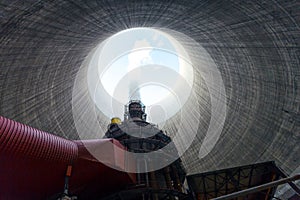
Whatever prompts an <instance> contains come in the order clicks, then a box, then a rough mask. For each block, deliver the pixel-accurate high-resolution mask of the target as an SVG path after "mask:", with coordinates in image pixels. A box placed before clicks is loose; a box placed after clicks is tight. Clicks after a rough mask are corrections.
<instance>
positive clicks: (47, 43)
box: [0, 0, 300, 174]
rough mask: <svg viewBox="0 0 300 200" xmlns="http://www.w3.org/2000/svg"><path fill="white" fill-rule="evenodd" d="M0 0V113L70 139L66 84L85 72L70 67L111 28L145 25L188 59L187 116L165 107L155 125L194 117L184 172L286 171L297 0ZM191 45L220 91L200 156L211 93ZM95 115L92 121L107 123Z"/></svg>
mask: <svg viewBox="0 0 300 200" xmlns="http://www.w3.org/2000/svg"><path fill="white" fill-rule="evenodd" d="M0 6H1V9H0V23H1V30H0V48H1V50H0V52H1V55H0V66H1V68H0V115H3V116H5V117H7V118H10V119H13V120H16V121H18V122H21V123H25V124H27V125H30V126H33V127H35V128H38V129H41V130H43V131H47V132H51V133H53V134H56V135H60V136H62V137H65V138H68V139H78V132H77V129H76V127H75V123H74V118H73V114H72V106H74V105H72V92H73V87H74V84H75V79H76V77H77V76H82V77H85V75H84V74H82V75H78V72H79V69H80V67H81V66H82V63H83V62H84V60H85V58H86V57H87V56H88V54H89V53H90V52H91V51H92V50H93V49H94V48H95V47H96V46H97V45H98V44H100V43H101V42H102V41H103V40H105V39H107V38H108V37H109V36H111V35H113V34H115V33H117V32H119V31H122V30H125V29H128V28H133V27H154V28H157V29H161V30H165V31H166V32H168V33H169V34H170V35H172V36H173V37H174V38H177V39H178V41H179V42H181V44H182V45H183V46H184V47H185V49H186V50H187V52H188V54H189V55H190V57H191V59H192V62H193V66H194V75H195V76H196V77H195V80H194V86H193V93H194V94H195V95H196V96H194V97H191V98H190V99H189V100H188V101H187V103H186V104H185V105H184V107H183V108H182V111H183V112H188V111H193V112H196V115H194V114H193V115H192V114H191V115H190V116H188V117H186V119H182V118H180V117H182V115H175V116H174V117H173V118H172V119H170V120H168V122H167V124H166V126H165V129H167V130H168V133H170V132H172V124H176V123H177V121H178V120H181V121H182V120H183V121H195V120H198V121H199V124H198V125H197V127H191V131H192V130H193V128H195V129H196V130H197V135H196V137H195V140H194V141H193V143H192V145H191V147H190V148H189V150H188V151H187V152H186V153H185V154H184V155H183V157H182V159H183V162H184V164H185V167H186V168H187V171H188V173H196V172H203V171H209V170H214V169H220V168H224V167H232V166H237V165H243V164H250V163H255V162H261V161H266V160H275V161H276V163H277V164H278V165H279V166H280V167H281V168H283V169H284V170H285V171H286V172H287V173H288V174H291V173H293V172H294V171H295V170H296V169H297V167H298V166H299V165H300V113H299V109H300V108H299V103H300V48H299V43H300V38H299V37H300V4H299V1H297V0H294V1H293V0H291V1H276V0H274V1H271V0H270V1H235V0H232V1H199V0H195V1H192V0H178V1H176V0H174V1H158V0H157V1H156V0H154V1H146V0H145V1H143V0H139V1H138V0H137V1H131V0H128V1H125V0H113V1H98V0H97V1H96V0H88V1H83V0H76V1H75V0H69V1H67V0H65V1H64V0H56V1H54V0H40V1H36V0H27V1H21V0H17V1H15V0H2V1H1V2H0ZM181 34H182V35H184V36H186V38H191V39H192V40H194V41H195V42H194V43H193V42H189V40H187V39H186V38H185V37H184V36H181ZM195 44H197V45H201V46H202V47H203V48H204V49H205V50H206V51H207V52H208V54H209V55H210V57H211V58H212V60H213V61H214V63H215V64H216V66H217V69H218V70H219V71H220V74H221V77H222V80H223V82H224V86H225V91H226V96H223V97H219V98H223V101H224V102H226V116H224V117H225V123H224V127H223V129H222V133H221V135H220V138H219V139H218V141H217V143H216V145H215V146H214V147H213V149H212V151H210V152H209V153H208V155H207V156H205V157H204V158H201V159H200V158H199V157H198V155H199V150H200V147H201V144H202V142H203V141H204V138H205V133H206V131H207V129H208V123H209V122H210V120H211V100H210V91H209V90H208V88H207V85H206V84H205V83H203V81H202V80H203V77H202V78H201V77H200V75H199V73H200V72H198V71H197V67H200V66H198V64H199V62H201V59H205V58H203V57H204V55H203V54H202V52H201V51H198V47H196V46H195ZM83 71H84V70H83ZM82 80H84V78H83V79H82ZM83 84H84V83H83ZM79 94H81V95H80V98H79V97H78V99H79V100H77V101H76V102H75V103H76V104H75V106H77V107H79V106H81V108H83V109H82V110H83V111H82V112H83V113H82V115H83V116H84V107H85V104H84V102H86V103H89V102H92V101H91V99H90V96H89V95H88V91H86V87H84V86H82V91H80V93H79ZM196 101H198V102H199V103H198V104H197V105H196V104H194V103H195V102H196ZM73 103H74V102H73ZM195 105H196V106H195ZM97 115H98V118H99V120H100V121H99V126H106V125H107V124H108V123H109V119H108V117H106V116H105V115H103V114H102V113H101V111H98V113H97ZM185 116H186V115H185ZM199 116H200V117H199ZM196 117H197V118H196ZM84 120H89V119H88V118H87V119H82V121H84ZM86 130H88V127H87V129H86ZM187 131H189V130H187ZM87 132H88V131H87ZM170 134H171V135H172V133H170Z"/></svg>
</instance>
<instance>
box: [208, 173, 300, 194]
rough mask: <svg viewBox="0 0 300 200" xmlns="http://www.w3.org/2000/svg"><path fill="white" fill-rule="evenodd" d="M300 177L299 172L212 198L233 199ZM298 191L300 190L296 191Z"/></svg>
mask: <svg viewBox="0 0 300 200" xmlns="http://www.w3.org/2000/svg"><path fill="white" fill-rule="evenodd" d="M299 179H300V174H297V175H295V176H292V177H288V178H283V179H280V180H277V181H272V182H269V183H266V184H263V185H259V186H255V187H251V188H248V189H245V190H241V191H238V192H234V193H231V194H227V195H224V196H220V197H217V198H214V199H211V200H226V199H233V198H236V197H241V196H245V195H247V194H251V193H254V192H258V191H261V190H265V189H267V188H270V187H274V186H278V185H282V184H285V183H288V182H291V181H296V180H299ZM296 193H298V192H297V191H296ZM298 195H300V194H299V193H298Z"/></svg>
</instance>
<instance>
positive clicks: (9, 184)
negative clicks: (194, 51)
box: [0, 101, 300, 200]
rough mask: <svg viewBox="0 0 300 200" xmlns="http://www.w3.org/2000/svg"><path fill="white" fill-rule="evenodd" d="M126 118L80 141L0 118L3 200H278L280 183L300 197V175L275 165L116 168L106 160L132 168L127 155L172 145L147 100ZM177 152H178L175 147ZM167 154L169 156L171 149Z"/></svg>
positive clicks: (137, 103)
mask: <svg viewBox="0 0 300 200" xmlns="http://www.w3.org/2000/svg"><path fill="white" fill-rule="evenodd" d="M125 116H126V118H125V120H124V121H123V122H122V121H121V120H120V119H119V118H113V119H112V120H111V124H110V125H109V126H108V130H107V132H106V134H105V135H106V137H107V138H108V139H94V140H81V141H70V140H67V139H64V138H61V137H57V136H54V135H52V134H49V133H46V132H43V131H40V130H37V129H34V128H32V127H29V126H27V125H24V124H21V123H18V122H15V121H13V120H9V119H7V118H4V117H2V116H0V144H1V145H0V183H4V184H1V187H0V199H50V200H52V199H53V200H54V199H55V200H57V199H62V200H65V199H76V198H78V199H89V200H90V199H97V200H98V199H108V200H111V199H112V200H113V199H116V200H118V199H119V200H140V199H143V200H165V199H169V200H183V199H191V200H200V199H201V200H208V199H211V198H216V199H220V200H221V199H234V200H242V199H247V200H271V199H272V198H273V196H274V192H275V190H276V186H277V185H278V184H284V183H288V184H289V185H290V186H291V187H292V188H293V189H294V191H295V192H296V194H295V195H294V196H293V197H292V198H291V200H294V199H299V198H298V197H299V196H297V195H299V193H300V189H299V188H298V187H297V186H296V185H295V184H294V183H293V182H292V181H294V180H296V179H299V175H296V176H294V177H287V176H286V175H285V174H284V173H283V171H282V170H281V169H279V168H278V167H277V166H276V165H275V163H274V162H264V163H258V164H252V165H246V166H240V167H234V168H229V169H222V170H217V171H212V172H205V173H200V174H194V175H188V176H186V172H185V170H184V168H183V165H182V163H181V160H180V159H177V160H175V161H174V162H172V163H171V164H169V165H168V166H165V167H163V168H162V169H159V170H156V171H153V170H152V171H151V170H150V171H139V169H141V168H142V167H144V168H145V167H146V168H147V167H149V168H150V167H151V166H150V165H151V162H147V160H146V159H142V160H139V161H137V162H136V163H131V164H135V165H136V169H137V173H126V172H122V171H118V170H115V169H112V168H110V167H108V166H107V165H105V163H110V164H112V163H113V164H114V165H115V166H114V167H116V169H125V168H126V157H125V153H124V152H125V151H129V152H133V153H149V152H152V151H157V150H161V149H162V148H164V147H165V146H166V145H169V144H172V143H171V138H170V137H169V136H167V135H165V134H164V133H163V131H162V130H160V129H158V128H157V126H156V125H154V124H151V123H148V122H146V114H145V106H144V105H143V104H142V103H141V102H140V101H130V102H129V104H128V105H126V106H125ZM87 147H89V148H91V149H94V150H96V152H97V151H98V152H101V151H105V153H106V154H107V157H105V158H104V159H102V160H101V162H100V161H99V160H98V159H96V158H95V157H94V156H93V155H91V153H90V152H89V151H88V148H87ZM118 149H123V150H124V151H123V152H120V151H118ZM117 151H118V153H117V154H116V152H117ZM171 151H172V152H173V153H174V152H176V147H175V146H174V145H173V147H172V148H171ZM162 152H163V153H165V154H164V156H166V158H167V156H168V155H167V154H168V153H169V152H165V151H162ZM164 156H162V157H161V158H160V159H165V158H164ZM124 161H125V162H124ZM280 178H283V179H280Z"/></svg>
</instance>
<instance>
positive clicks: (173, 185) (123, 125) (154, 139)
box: [105, 100, 188, 200]
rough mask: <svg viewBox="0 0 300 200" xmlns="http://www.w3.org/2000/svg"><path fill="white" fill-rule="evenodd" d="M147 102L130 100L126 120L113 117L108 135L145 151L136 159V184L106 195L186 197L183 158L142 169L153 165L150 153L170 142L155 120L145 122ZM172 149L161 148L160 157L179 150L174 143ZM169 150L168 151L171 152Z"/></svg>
mask: <svg viewBox="0 0 300 200" xmlns="http://www.w3.org/2000/svg"><path fill="white" fill-rule="evenodd" d="M146 116H147V115H146V113H145V106H144V105H143V103H142V102H141V101H139V100H131V101H130V102H129V103H128V104H127V105H125V112H124V121H123V122H121V120H120V119H118V118H113V119H112V120H111V124H110V125H109V126H108V130H107V132H106V134H105V136H106V137H107V138H114V139H116V140H118V141H119V142H120V143H121V144H123V145H124V146H125V148H126V149H127V151H129V152H133V153H145V154H144V155H145V156H143V157H142V158H138V160H136V163H135V165H136V170H137V174H136V178H137V180H136V184H133V185H130V186H128V188H127V189H126V190H124V191H121V192H118V193H116V194H113V195H112V196H109V197H107V199H120V193H122V195H121V196H122V199H137V200H138V199H144V200H159V199H170V200H174V199H187V198H188V194H187V192H186V191H185V189H184V187H183V184H184V180H185V175H186V173H185V170H184V168H183V165H182V164H181V160H180V159H177V160H176V161H175V162H173V163H172V164H170V165H169V166H166V167H164V168H162V169H159V170H156V171H152V170H149V172H144V170H142V168H143V169H148V168H149V169H151V166H149V165H151V163H152V162H151V159H150V158H149V157H147V153H149V152H152V151H158V150H161V149H162V148H163V147H165V146H166V145H168V144H169V143H170V142H171V138H170V137H168V136H167V135H166V134H164V133H163V131H162V130H160V129H158V128H157V127H156V126H155V125H154V124H151V123H148V122H146ZM171 151H173V152H167V151H161V152H162V154H163V156H162V157H161V158H157V159H168V157H169V156H170V155H171V154H174V152H177V150H176V147H175V146H174V147H173V148H172V149H171ZM168 154H169V155H168Z"/></svg>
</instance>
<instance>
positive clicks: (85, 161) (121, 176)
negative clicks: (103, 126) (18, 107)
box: [0, 116, 133, 200]
mask: <svg viewBox="0 0 300 200" xmlns="http://www.w3.org/2000/svg"><path fill="white" fill-rule="evenodd" d="M86 142H88V143H91V144H92V145H94V146H96V147H99V146H100V147H101V145H105V144H107V142H109V143H110V142H113V143H116V142H117V141H114V140H101V139H100V140H92V141H81V142H78V141H76V142H74V141H70V140H67V139H64V138H61V137H58V136H55V135H52V134H49V133H46V132H44V131H40V130H37V129H35V128H32V127H29V126H27V125H24V124H21V123H18V122H15V121H13V120H10V119H7V118H4V117H2V116H0V184H1V186H0V199H1V200H2V199H10V200H11V199H57V195H58V194H60V193H61V192H63V189H64V180H65V175H66V170H67V167H68V165H72V166H73V170H72V175H71V177H70V181H69V191H70V192H71V193H73V194H74V195H77V196H79V197H80V198H81V199H88V198H93V195H95V197H100V196H101V195H105V194H107V193H108V192H113V191H114V190H116V189H120V188H122V187H124V186H125V185H127V184H128V183H132V182H133V179H132V176H131V175H129V174H127V173H123V172H120V171H116V170H113V169H111V168H109V167H107V166H106V165H104V164H102V163H100V162H99V161H98V160H96V159H92V160H91V159H90V158H91V157H92V156H91V155H88V154H89V153H88V151H87V150H86V149H85V148H84V146H83V145H82V144H84V143H86ZM79 147H80V148H79ZM112 148H114V147H113V146H112ZM111 152H114V149H111ZM111 157H112V158H113V159H115V160H122V159H124V157H123V156H122V155H121V156H119V157H114V155H111ZM116 163H120V162H116Z"/></svg>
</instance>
